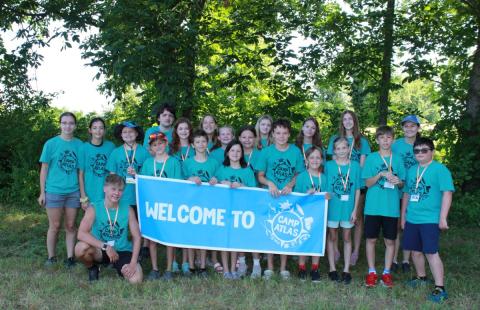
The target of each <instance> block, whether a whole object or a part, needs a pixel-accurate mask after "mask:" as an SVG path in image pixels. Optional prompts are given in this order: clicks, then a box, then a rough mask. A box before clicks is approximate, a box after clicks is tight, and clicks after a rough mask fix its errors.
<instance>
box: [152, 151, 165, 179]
mask: <svg viewBox="0 0 480 310" xmlns="http://www.w3.org/2000/svg"><path fill="white" fill-rule="evenodd" d="M167 160H168V156H167V158H165V161H164V162H163V165H162V170H160V175H159V176H158V177H159V178H161V177H162V174H163V170H164V169H165V164H166V163H167ZM153 175H154V176H155V177H157V161H156V160H155V158H154V159H153Z"/></svg>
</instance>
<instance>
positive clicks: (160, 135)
mask: <svg viewBox="0 0 480 310" xmlns="http://www.w3.org/2000/svg"><path fill="white" fill-rule="evenodd" d="M148 138H149V139H150V140H152V139H160V140H165V141H166V140H167V137H166V136H165V134H164V133H163V132H155V133H152V134H151V135H150V136H149V137H148Z"/></svg>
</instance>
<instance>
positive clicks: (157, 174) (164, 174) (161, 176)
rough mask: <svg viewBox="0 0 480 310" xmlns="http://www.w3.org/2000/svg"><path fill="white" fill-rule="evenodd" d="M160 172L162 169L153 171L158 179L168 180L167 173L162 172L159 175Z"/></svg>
mask: <svg viewBox="0 0 480 310" xmlns="http://www.w3.org/2000/svg"><path fill="white" fill-rule="evenodd" d="M161 172H162V169H157V170H156V171H155V175H156V176H157V177H159V178H168V175H167V172H166V171H165V170H163V173H162V175H160V173H161Z"/></svg>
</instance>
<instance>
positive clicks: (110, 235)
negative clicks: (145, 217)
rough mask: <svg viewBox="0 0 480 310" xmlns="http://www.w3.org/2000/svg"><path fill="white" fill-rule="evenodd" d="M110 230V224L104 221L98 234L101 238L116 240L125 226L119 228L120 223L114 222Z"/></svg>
mask: <svg viewBox="0 0 480 310" xmlns="http://www.w3.org/2000/svg"><path fill="white" fill-rule="evenodd" d="M112 228H113V229H112V231H110V224H109V223H108V222H106V223H105V224H104V225H103V226H102V228H101V229H100V236H101V238H102V240H105V241H107V240H118V239H120V237H121V236H122V234H123V231H124V230H125V228H120V225H118V223H115V225H113V227H112Z"/></svg>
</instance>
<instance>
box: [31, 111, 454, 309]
mask: <svg viewBox="0 0 480 310" xmlns="http://www.w3.org/2000/svg"><path fill="white" fill-rule="evenodd" d="M156 120H157V121H158V126H154V127H152V128H149V129H148V130H147V131H146V134H145V135H144V133H143V130H142V128H141V127H139V126H138V125H137V124H136V123H134V122H130V121H125V122H122V123H120V124H118V125H117V126H116V127H115V128H114V136H115V137H116V138H117V139H119V140H120V141H122V142H123V144H122V145H120V146H119V147H116V148H115V146H114V145H113V143H112V142H110V141H106V140H105V139H104V135H105V122H104V121H103V120H102V119H101V118H94V119H92V120H91V122H90V124H89V133H90V135H91V139H90V141H87V142H85V143H82V142H81V141H80V140H78V139H76V138H74V136H73V132H74V129H75V126H76V119H75V116H74V115H73V114H72V113H69V112H66V113H63V114H62V115H61V117H60V128H61V134H60V135H59V136H57V137H54V138H52V139H50V140H48V141H47V143H46V144H45V146H44V149H43V152H42V155H41V158H40V162H41V164H42V167H41V173H40V189H41V194H40V196H39V198H38V201H39V203H40V205H42V206H45V207H46V210H47V214H48V218H49V229H48V234H47V249H48V259H47V261H46V265H52V264H54V263H56V255H55V246H56V239H57V234H58V230H59V227H60V219H61V216H62V214H63V213H65V229H66V244H67V255H68V259H67V260H66V264H67V265H68V266H72V265H74V264H75V261H74V258H73V256H74V251H75V254H76V256H77V258H78V259H80V260H81V261H82V262H83V263H84V264H85V265H86V266H87V267H88V268H89V279H90V280H96V279H98V272H99V269H98V264H100V263H102V262H103V263H108V262H112V263H115V264H114V267H115V268H116V269H117V271H118V273H119V275H122V276H124V277H126V278H127V279H129V280H130V282H133V283H136V282H139V281H141V279H142V277H143V276H142V275H141V273H142V271H141V267H140V265H139V264H138V262H139V261H140V260H141V259H142V258H145V257H147V256H148V255H149V256H150V259H151V264H152V271H151V272H150V273H149V275H148V277H147V278H148V279H152V280H153V279H158V278H160V272H159V268H158V263H157V260H158V257H157V244H156V243H155V242H153V241H148V240H143V241H141V238H140V233H139V231H138V223H137V222H136V219H135V215H136V212H135V211H134V210H135V208H136V200H135V176H136V175H137V174H142V175H149V176H154V177H159V178H173V179H186V180H190V181H192V182H194V183H196V184H198V185H199V186H208V185H204V184H210V185H215V184H217V183H221V184H226V185H228V186H230V187H231V188H237V187H242V186H247V187H255V186H258V187H263V188H265V189H267V190H268V191H269V192H270V194H271V195H272V196H274V197H278V196H279V195H288V194H290V193H291V192H293V191H294V192H300V193H317V192H327V193H328V194H327V197H328V199H329V208H328V219H327V226H328V239H327V241H328V243H327V252H328V262H329V273H328V277H329V279H330V280H332V281H339V282H343V283H345V284H349V283H350V282H351V281H352V276H351V274H350V266H353V265H355V264H356V261H357V259H358V256H359V250H360V244H361V240H362V233H363V232H364V233H365V237H366V256H367V262H368V273H367V276H366V279H365V285H366V286H368V287H374V286H376V284H377V281H378V276H377V272H376V269H375V252H376V251H375V244H376V240H377V238H378V237H379V236H380V231H382V234H383V238H384V243H385V265H384V269H383V272H382V274H381V276H380V278H381V279H380V283H382V284H383V285H384V286H387V287H392V286H393V279H392V276H391V271H392V268H394V266H395V265H396V264H397V260H396V255H397V254H396V252H398V247H397V250H396V243H397V245H398V244H399V242H398V240H399V232H400V229H399V228H401V229H404V234H403V249H404V260H403V264H402V266H403V268H404V269H406V268H409V263H408V259H409V255H410V251H412V260H413V263H414V265H415V268H416V271H417V275H418V276H417V277H416V278H414V279H413V280H412V281H410V282H409V285H410V286H414V287H416V286H418V285H424V284H426V283H427V280H426V273H425V267H424V257H427V260H428V262H429V264H430V267H431V270H432V274H433V277H434V280H435V290H434V292H433V293H432V295H431V296H430V298H431V299H432V300H434V301H441V300H444V299H446V298H447V293H446V290H445V288H444V284H443V278H444V277H443V265H442V262H441V260H440V257H439V255H438V239H439V231H440V229H446V228H448V226H447V220H446V219H447V215H448V211H449V208H450V204H451V197H452V192H453V191H454V188H453V183H452V178H451V175H450V173H449V171H448V169H447V168H446V167H445V166H443V165H442V164H440V163H438V162H436V161H434V160H433V152H434V146H433V142H432V141H431V140H430V139H427V138H423V137H420V136H419V133H418V131H419V128H420V122H419V120H418V118H417V117H416V116H414V115H409V116H407V117H405V118H404V119H403V121H402V128H403V131H404V135H405V136H404V137H403V138H400V139H397V140H395V141H394V132H393V129H392V128H391V127H388V126H381V127H379V128H378V129H377V130H376V133H375V140H376V142H377V144H378V148H379V150H378V151H377V152H373V153H371V150H370V146H369V144H368V141H367V139H365V137H363V136H362V134H361V133H360V129H359V128H360V127H359V123H358V119H357V117H356V115H355V113H354V112H352V111H345V112H344V113H342V115H341V118H340V121H339V129H338V133H337V134H336V135H335V136H333V137H331V138H330V140H329V143H328V147H327V148H326V149H325V148H324V146H323V144H322V139H321V136H320V131H319V124H318V122H317V121H316V119H315V118H314V117H310V118H307V119H306V120H305V121H304V122H303V125H302V128H301V130H300V133H299V135H298V136H297V138H296V140H295V144H290V143H289V141H290V133H291V125H290V122H289V121H288V120H286V119H278V120H276V121H273V120H272V118H271V117H270V116H268V115H266V116H262V117H261V118H259V119H258V121H257V123H256V125H255V126H244V127H242V128H240V129H239V131H238V132H237V135H235V132H234V130H233V128H232V127H230V126H222V127H219V126H218V124H217V122H216V120H215V117H214V116H213V115H206V116H204V117H203V118H202V119H201V121H200V126H199V129H195V130H194V128H193V127H192V124H191V122H190V121H189V120H188V119H186V118H179V119H178V120H176V121H175V109H174V107H172V106H170V105H163V106H162V107H161V108H160V109H159V110H158V113H157V115H156ZM236 137H238V139H237V138H236ZM139 141H143V145H142V144H140V143H138V142H139ZM327 158H328V159H329V160H328V161H327ZM107 176H108V177H107ZM80 206H81V207H82V208H83V209H84V210H86V213H85V217H84V219H83V220H82V223H81V224H80V228H79V232H78V239H79V242H78V243H77V246H76V247H75V234H76V229H75V225H74V220H75V217H76V214H77V213H76V212H77V210H78V208H79V207H80ZM129 206H130V207H131V208H129ZM119 210H120V211H119ZM129 210H130V211H129ZM127 228H128V229H127ZM339 228H341V230H342V239H343V257H344V264H343V271H342V273H341V274H339V273H338V272H337V269H336V264H337V261H338V260H339V258H340V256H341V255H340V251H339V249H338V233H339V231H338V230H339ZM352 229H354V231H355V234H354V238H352V234H351V231H352ZM128 231H130V234H131V236H132V241H133V244H132V243H131V242H130V241H129V240H128V239H127V238H126V236H127V234H128ZM396 241H397V242H396ZM142 242H143V243H142ZM166 252H167V266H166V270H165V272H164V273H163V276H162V277H163V278H164V279H167V280H168V279H171V278H172V277H173V274H174V273H175V272H180V271H181V272H183V274H184V275H191V274H192V273H195V274H198V275H199V276H207V272H206V267H207V262H208V259H207V254H209V257H210V261H211V263H212V264H213V266H214V269H215V271H217V272H221V273H223V275H224V277H225V278H226V279H236V278H240V277H243V276H245V275H246V273H247V264H246V258H245V253H235V252H222V253H221V263H220V262H219V261H218V253H217V252H216V251H209V252H210V253H207V251H206V250H197V249H182V264H181V267H179V265H178V263H177V260H176V255H175V254H176V249H175V248H172V247H167V251H166ZM423 254H425V256H424V255H423ZM252 256H253V266H252V270H251V273H250V276H251V277H252V278H258V277H261V276H262V268H261V264H260V253H252ZM287 258H288V257H287V256H286V255H280V276H281V277H282V278H284V279H288V278H289V277H290V272H289V271H288V270H287ZM306 260H307V257H305V256H300V257H299V258H298V277H299V278H300V279H302V280H305V279H306V278H307V270H306ZM196 266H197V269H196ZM318 266H319V257H312V263H311V270H310V278H311V280H312V281H314V282H317V281H319V279H320V274H319V271H318ZM273 275H274V255H273V254H268V255H267V268H266V269H265V270H263V277H264V278H265V279H270V278H271V277H272V276H273Z"/></svg>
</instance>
